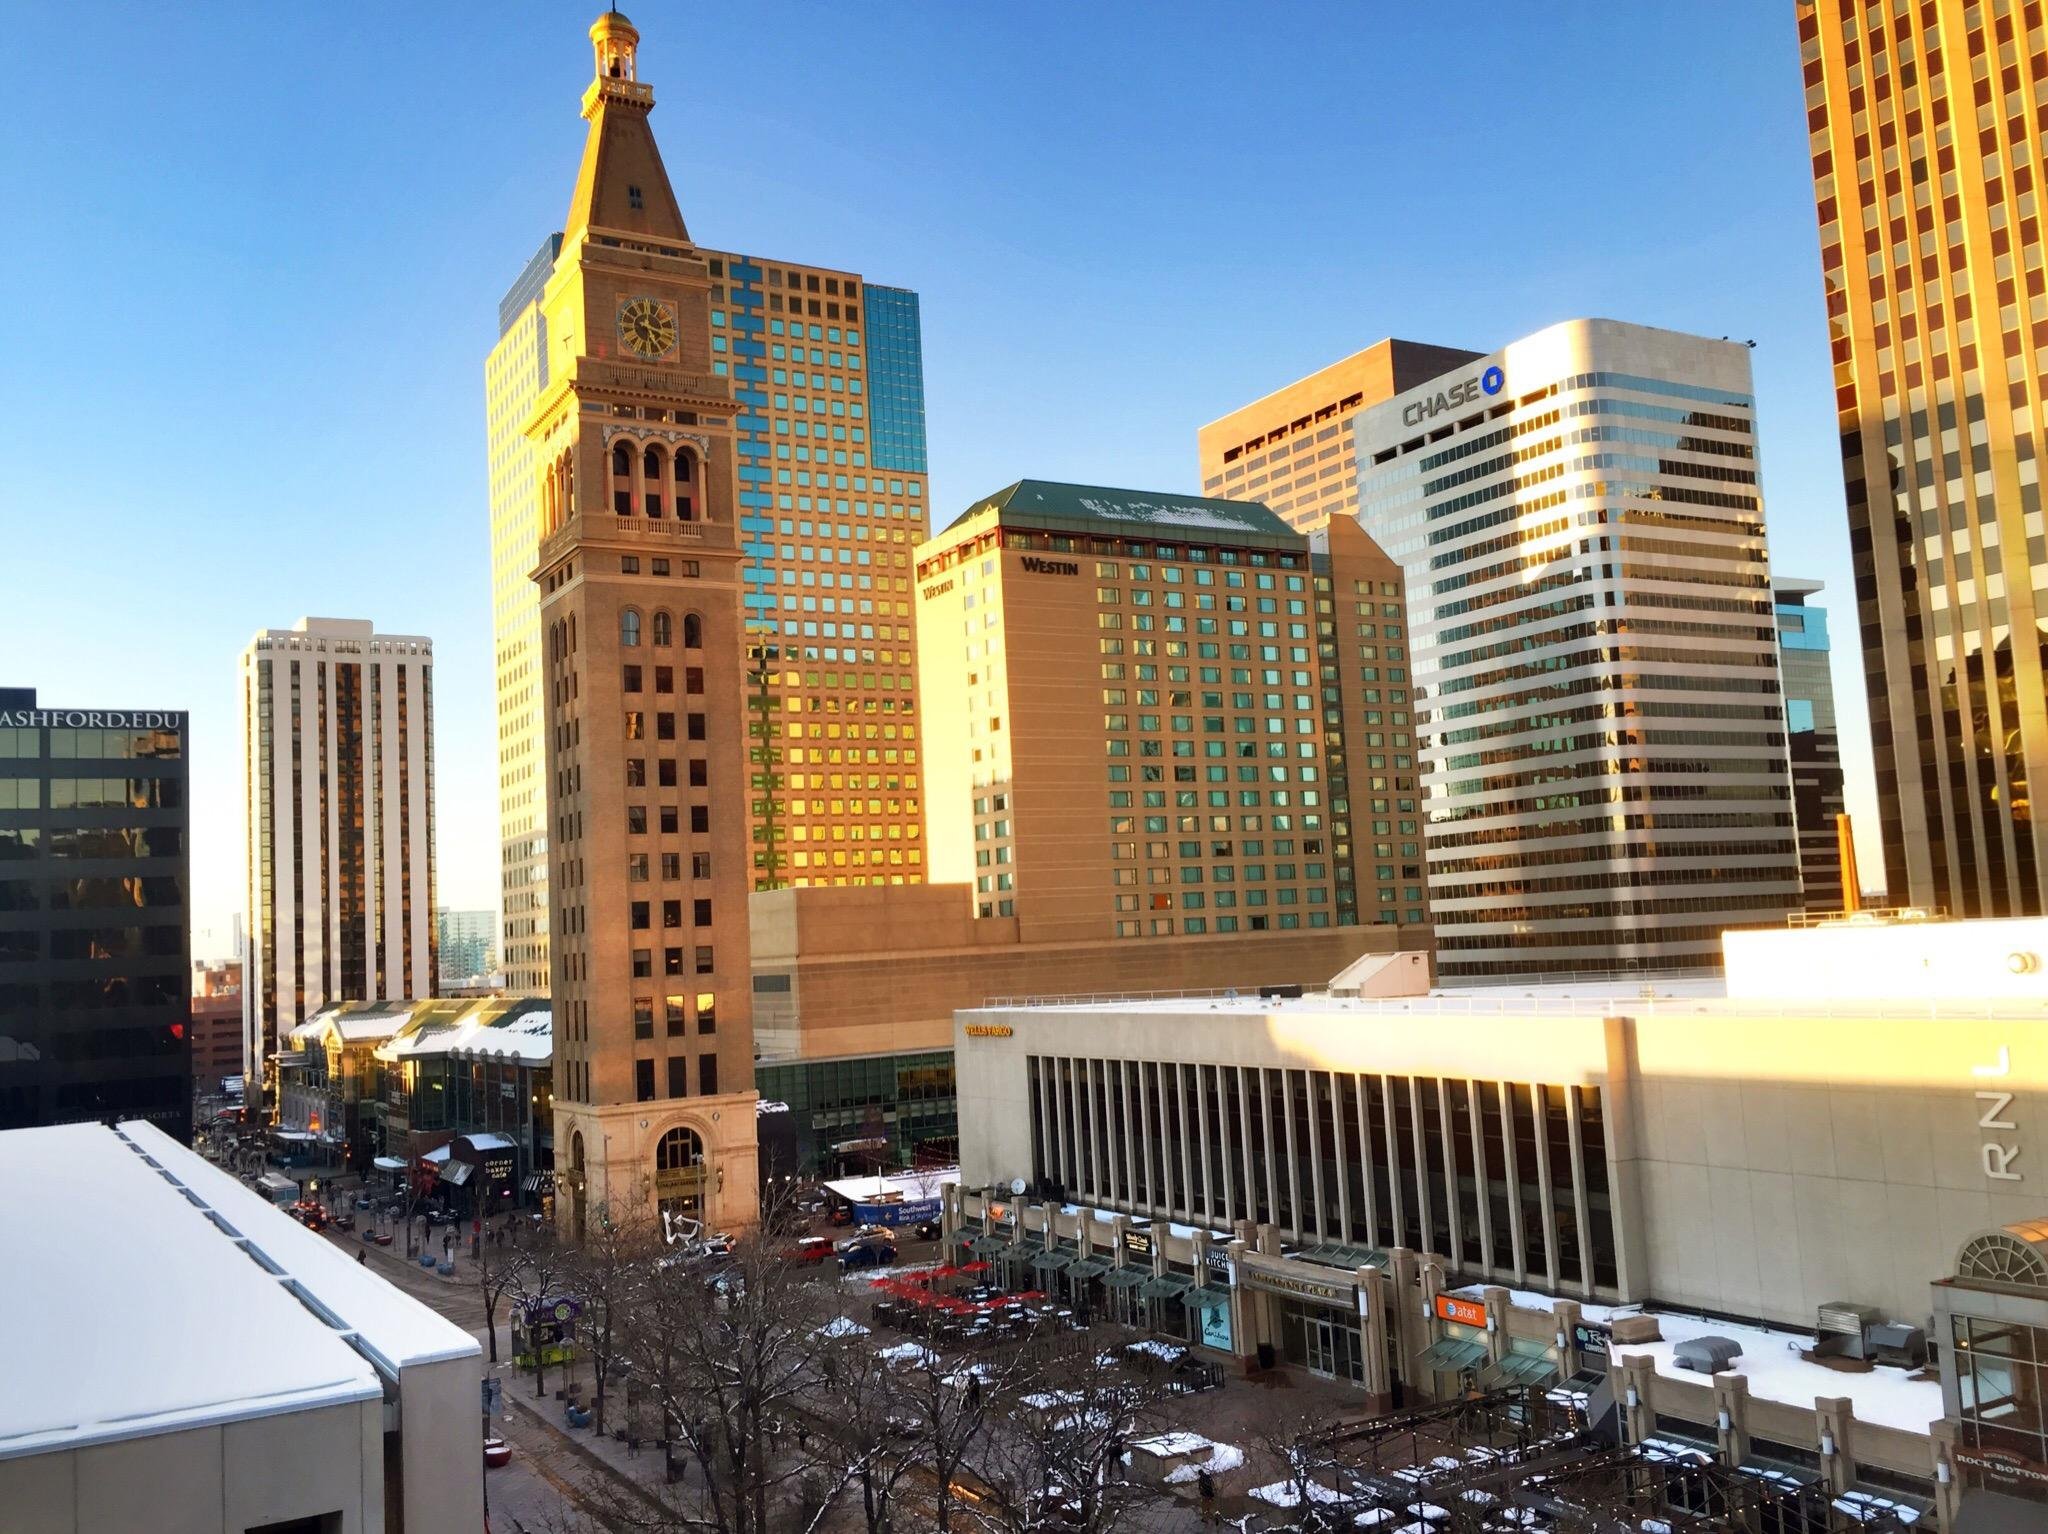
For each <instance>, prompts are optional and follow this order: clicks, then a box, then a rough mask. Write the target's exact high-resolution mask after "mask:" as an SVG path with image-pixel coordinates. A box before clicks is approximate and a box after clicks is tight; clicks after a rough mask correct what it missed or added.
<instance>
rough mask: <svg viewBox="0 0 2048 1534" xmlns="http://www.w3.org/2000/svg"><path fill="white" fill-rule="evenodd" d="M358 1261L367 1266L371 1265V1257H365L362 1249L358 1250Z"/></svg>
mask: <svg viewBox="0 0 2048 1534" xmlns="http://www.w3.org/2000/svg"><path fill="white" fill-rule="evenodd" d="M356 1261H357V1262H359V1263H361V1264H362V1265H363V1266H364V1267H366V1268H367V1267H368V1266H369V1265H370V1259H369V1258H367V1257H365V1256H364V1255H363V1254H362V1252H361V1251H360V1250H358V1251H357V1252H356Z"/></svg>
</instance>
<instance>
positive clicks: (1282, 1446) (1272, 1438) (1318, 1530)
mask: <svg viewBox="0 0 2048 1534" xmlns="http://www.w3.org/2000/svg"><path fill="white" fill-rule="evenodd" d="M1253 1453H1254V1455H1256V1456H1257V1457H1258V1458H1259V1459H1261V1460H1264V1461H1267V1462H1269V1463H1272V1464H1275V1465H1277V1466H1278V1467H1279V1468H1280V1472H1281V1480H1282V1481H1283V1482H1284V1483H1285V1485H1286V1487H1287V1490H1288V1493H1289V1499H1290V1501H1291V1502H1292V1503H1293V1507H1292V1509H1291V1510H1290V1522H1289V1523H1288V1524H1287V1527H1288V1528H1289V1529H1290V1530H1296V1531H1299V1534H1326V1531H1332V1530H1336V1529H1345V1528H1349V1527H1350V1526H1351V1520H1352V1518H1353V1516H1354V1515H1355V1514H1356V1513H1357V1511H1358V1507H1357V1505H1356V1502H1355V1499H1354V1498H1353V1497H1352V1496H1351V1495H1350V1493H1348V1492H1347V1491H1345V1489H1344V1485H1343V1467H1342V1465H1341V1464H1340V1463H1339V1461H1338V1460H1337V1459H1336V1457H1335V1456H1334V1455H1333V1454H1332V1453H1331V1452H1330V1429H1329V1424H1328V1423H1327V1422H1324V1421H1321V1420H1319V1419H1317V1418H1315V1417H1311V1416H1306V1415H1294V1416H1286V1417H1281V1418H1279V1419H1277V1420H1275V1421H1274V1422H1272V1423H1270V1424H1269V1425H1268V1426H1267V1427H1266V1429H1265V1430H1264V1431H1263V1432H1261V1433H1260V1434H1258V1435H1257V1437H1256V1438H1255V1439H1254V1441H1253ZM1333 1493H1334V1494H1335V1495H1334V1496H1333V1495H1332V1494H1333Z"/></svg>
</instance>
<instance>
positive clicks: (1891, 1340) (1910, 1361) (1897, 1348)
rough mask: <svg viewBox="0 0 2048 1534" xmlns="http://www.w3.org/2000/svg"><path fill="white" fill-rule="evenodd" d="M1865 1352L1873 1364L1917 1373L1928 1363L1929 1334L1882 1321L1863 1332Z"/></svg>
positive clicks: (1914, 1328)
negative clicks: (1893, 1366)
mask: <svg viewBox="0 0 2048 1534" xmlns="http://www.w3.org/2000/svg"><path fill="white" fill-rule="evenodd" d="M1863 1348H1864V1356H1865V1357H1867V1358H1869V1359H1870V1360H1871V1361H1872V1362H1873V1363H1880V1364H1898V1365H1900V1366H1902V1367H1904V1368H1907V1369H1918V1368H1921V1367H1923V1366H1924V1365H1925V1364H1926V1362H1927V1334H1926V1333H1925V1332H1923V1331H1922V1330H1920V1328H1919V1327H1917V1326H1909V1325H1907V1324H1906V1323H1905V1322H1904V1321H1879V1322H1878V1323H1877V1324H1876V1325H1874V1326H1872V1327H1870V1328H1869V1329H1868V1330H1867V1331H1865V1332H1864V1334H1863Z"/></svg>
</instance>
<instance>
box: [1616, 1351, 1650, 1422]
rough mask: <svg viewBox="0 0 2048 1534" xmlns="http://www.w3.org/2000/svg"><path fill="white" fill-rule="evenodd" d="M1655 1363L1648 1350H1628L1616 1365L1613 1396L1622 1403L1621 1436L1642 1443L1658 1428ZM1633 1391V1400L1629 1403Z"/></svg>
mask: <svg viewBox="0 0 2048 1534" xmlns="http://www.w3.org/2000/svg"><path fill="white" fill-rule="evenodd" d="M1656 1385H1657V1366H1656V1361H1655V1360H1654V1359H1652V1358H1651V1357H1650V1355H1649V1354H1647V1353H1631V1354H1629V1355H1628V1356H1627V1357H1625V1358H1623V1359H1622V1360H1621V1361H1620V1363H1619V1365H1618V1366H1617V1378H1616V1379H1615V1382H1614V1398H1615V1400H1617V1401H1619V1402H1620V1403H1621V1422H1622V1438H1623V1439H1624V1440H1625V1441H1626V1442H1628V1443H1641V1442H1642V1441H1643V1440H1644V1439H1645V1438H1651V1437H1654V1436H1655V1435H1656V1432H1657V1406H1656V1394H1655V1392H1656ZM1630 1392H1634V1399H1635V1404H1634V1405H1633V1406H1631V1405H1630V1404H1629V1399H1630Z"/></svg>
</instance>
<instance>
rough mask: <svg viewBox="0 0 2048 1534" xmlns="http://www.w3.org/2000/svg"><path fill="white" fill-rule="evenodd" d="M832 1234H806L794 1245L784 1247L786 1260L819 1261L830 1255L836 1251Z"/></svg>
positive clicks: (783, 1254)
mask: <svg viewBox="0 0 2048 1534" xmlns="http://www.w3.org/2000/svg"><path fill="white" fill-rule="evenodd" d="M834 1249H835V1248H834V1246H833V1242H832V1238H831V1237H830V1236H805V1237H804V1238H803V1239H802V1240H800V1241H798V1242H797V1243H796V1244H795V1245H794V1246H789V1247H785V1248H783V1252H782V1257H783V1260H784V1261H785V1262H803V1263H819V1262H823V1261H824V1260H825V1259H826V1258H828V1257H830V1256H831V1255H832V1253H833V1251H834Z"/></svg>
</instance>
